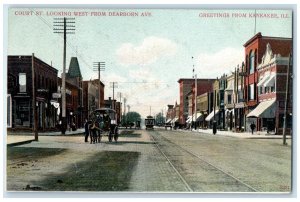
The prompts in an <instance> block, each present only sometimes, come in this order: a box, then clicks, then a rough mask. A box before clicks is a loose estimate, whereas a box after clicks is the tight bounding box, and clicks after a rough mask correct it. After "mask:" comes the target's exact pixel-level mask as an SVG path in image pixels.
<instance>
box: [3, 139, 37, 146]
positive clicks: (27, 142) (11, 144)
mask: <svg viewBox="0 0 300 202" xmlns="http://www.w3.org/2000/svg"><path fill="white" fill-rule="evenodd" d="M32 141H35V140H25V141H21V142H14V143H10V144H7V147H14V146H19V145H23V144H29V143H31V142H32Z"/></svg>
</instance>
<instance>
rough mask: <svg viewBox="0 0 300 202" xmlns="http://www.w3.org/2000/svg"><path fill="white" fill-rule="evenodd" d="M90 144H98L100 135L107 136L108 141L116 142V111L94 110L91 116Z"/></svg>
mask: <svg viewBox="0 0 300 202" xmlns="http://www.w3.org/2000/svg"><path fill="white" fill-rule="evenodd" d="M90 119H91V122H92V124H91V127H90V137H91V143H92V142H93V143H95V142H100V141H101V138H102V135H103V134H105V133H106V134H107V135H108V140H109V141H110V142H111V141H112V140H113V139H114V140H115V141H117V140H118V137H119V134H118V132H119V129H118V125H117V121H116V111H115V110H113V109H110V108H100V109H96V110H95V111H94V112H93V113H92V114H91V115H90Z"/></svg>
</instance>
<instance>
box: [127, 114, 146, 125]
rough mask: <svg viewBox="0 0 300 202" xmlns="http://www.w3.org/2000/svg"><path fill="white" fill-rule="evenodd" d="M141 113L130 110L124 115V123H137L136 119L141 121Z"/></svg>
mask: <svg viewBox="0 0 300 202" xmlns="http://www.w3.org/2000/svg"><path fill="white" fill-rule="evenodd" d="M141 120H142V119H141V115H140V114H139V113H137V112H128V113H127V114H126V115H124V116H123V119H122V125H130V124H131V123H135V122H136V121H141Z"/></svg>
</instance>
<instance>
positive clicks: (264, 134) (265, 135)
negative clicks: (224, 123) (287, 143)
mask: <svg viewBox="0 0 300 202" xmlns="http://www.w3.org/2000/svg"><path fill="white" fill-rule="evenodd" d="M193 132H199V133H206V134H213V131H212V129H197V130H194V129H193ZM216 135H223V136H229V137H237V138H245V139H282V135H275V134H272V133H269V134H268V133H267V132H262V131H255V132H254V133H253V134H251V132H240V133H239V132H232V131H221V130H217V133H216ZM287 139H291V136H287Z"/></svg>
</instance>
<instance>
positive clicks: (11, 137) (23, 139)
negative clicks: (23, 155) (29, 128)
mask: <svg viewBox="0 0 300 202" xmlns="http://www.w3.org/2000/svg"><path fill="white" fill-rule="evenodd" d="M83 133H84V128H79V129H77V130H76V131H66V133H65V134H64V135H62V134H61V132H39V133H38V135H39V136H72V135H82V136H83ZM32 141H34V134H33V133H32V132H11V131H10V132H7V136H6V144H7V146H17V145H21V144H27V143H30V142H32Z"/></svg>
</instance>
